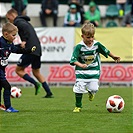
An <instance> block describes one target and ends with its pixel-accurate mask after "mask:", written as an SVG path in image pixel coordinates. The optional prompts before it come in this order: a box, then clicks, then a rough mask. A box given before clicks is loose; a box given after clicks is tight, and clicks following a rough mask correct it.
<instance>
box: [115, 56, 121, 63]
mask: <svg viewBox="0 0 133 133" xmlns="http://www.w3.org/2000/svg"><path fill="white" fill-rule="evenodd" d="M113 59H114V60H115V62H116V63H118V62H120V59H121V58H120V57H117V56H114V57H113Z"/></svg>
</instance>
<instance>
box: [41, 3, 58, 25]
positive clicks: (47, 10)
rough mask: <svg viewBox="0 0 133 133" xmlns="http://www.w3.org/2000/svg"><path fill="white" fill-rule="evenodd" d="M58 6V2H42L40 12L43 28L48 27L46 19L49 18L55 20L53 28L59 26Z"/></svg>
mask: <svg viewBox="0 0 133 133" xmlns="http://www.w3.org/2000/svg"><path fill="white" fill-rule="evenodd" d="M58 5H59V2H58V0H42V4H41V12H40V20H41V23H42V26H44V27H47V23H46V19H47V17H48V16H51V17H52V18H53V26H55V27H56V26H57V19H58Z"/></svg>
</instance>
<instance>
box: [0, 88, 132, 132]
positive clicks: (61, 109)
mask: <svg viewBox="0 0 133 133" xmlns="http://www.w3.org/2000/svg"><path fill="white" fill-rule="evenodd" d="M21 89H22V97H21V98H19V99H12V106H13V107H14V108H15V109H18V110H19V111H20V112H19V113H6V112H4V111H0V132H1V133H3V132H4V133H133V129H132V126H133V125H132V123H133V117H132V116H133V109H132V91H133V89H132V88H101V89H99V91H98V92H97V94H96V96H95V99H94V101H92V102H91V101H89V100H88V96H87V94H85V95H84V96H83V108H82V112H80V113H73V112H72V110H73V109H74V107H75V98H74V93H73V92H72V87H70V88H68V87H67V88H63V87H62V88H61V87H60V88H51V89H52V91H53V93H54V98H49V99H46V98H42V96H44V95H45V92H44V90H43V89H42V90H41V92H40V93H39V94H38V95H37V96H35V95H34V88H21ZM113 94H118V95H120V96H122V97H123V98H124V100H125V108H124V110H123V111H122V112H121V113H109V112H108V111H107V110H106V108H105V103H106V100H107V98H108V97H109V96H110V95H113Z"/></svg>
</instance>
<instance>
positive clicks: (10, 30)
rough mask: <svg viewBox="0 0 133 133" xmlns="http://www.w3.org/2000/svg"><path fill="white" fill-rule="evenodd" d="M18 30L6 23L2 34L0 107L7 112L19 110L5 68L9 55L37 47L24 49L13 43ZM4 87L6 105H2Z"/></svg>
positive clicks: (0, 43)
mask: <svg viewBox="0 0 133 133" xmlns="http://www.w3.org/2000/svg"><path fill="white" fill-rule="evenodd" d="M17 32H18V28H17V27H16V26H15V25H13V24H12V23H6V24H4V25H3V27H2V36H1V37H0V109H1V110H5V111H6V112H19V111H18V110H16V109H14V108H13V107H12V106H11V100H10V94H11V92H10V90H11V85H10V84H9V82H8V81H7V79H6V76H5V68H6V66H7V65H8V57H9V55H10V54H11V53H17V54H22V53H31V52H33V51H35V49H36V47H35V46H33V47H32V48H31V49H23V48H21V47H19V46H15V45H14V44H13V40H14V39H15V36H16V34H17ZM2 88H4V92H3V99H4V105H1V90H2Z"/></svg>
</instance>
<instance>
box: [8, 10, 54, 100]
mask: <svg viewBox="0 0 133 133" xmlns="http://www.w3.org/2000/svg"><path fill="white" fill-rule="evenodd" d="M6 18H7V19H8V20H9V21H10V22H11V23H13V24H14V25H16V26H17V27H18V34H19V36H20V38H21V41H22V42H21V47H23V48H30V47H32V46H36V48H37V49H36V51H35V52H33V53H31V54H23V55H22V56H21V57H20V59H19V61H18V63H17V67H16V70H15V71H16V73H17V74H18V75H19V76H20V77H21V78H23V79H24V80H26V81H29V82H30V83H32V84H33V85H34V86H35V95H37V94H38V93H39V92H40V88H41V85H40V83H41V84H42V87H43V88H44V90H45V91H46V95H45V96H44V98H51V97H53V94H52V92H51V90H50V88H49V86H48V84H47V82H46V80H45V78H44V76H43V75H42V74H41V73H40V68H41V55H42V50H41V45H40V41H39V38H38V37H37V34H36V31H35V30H34V27H33V26H32V25H31V24H30V23H29V21H30V18H29V17H28V16H18V14H17V11H16V10H14V9H10V10H9V11H8V12H7V14H6ZM29 65H31V68H32V73H33V75H34V76H35V77H36V79H37V80H38V81H39V82H40V83H38V82H37V81H36V80H35V79H33V78H32V77H31V76H30V75H28V73H26V72H25V69H26V68H27V67H28V66H29Z"/></svg>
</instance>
